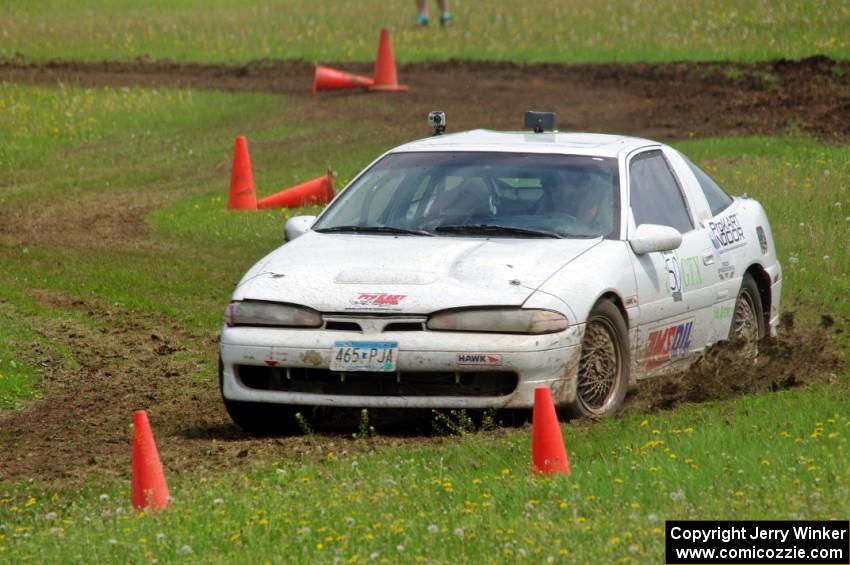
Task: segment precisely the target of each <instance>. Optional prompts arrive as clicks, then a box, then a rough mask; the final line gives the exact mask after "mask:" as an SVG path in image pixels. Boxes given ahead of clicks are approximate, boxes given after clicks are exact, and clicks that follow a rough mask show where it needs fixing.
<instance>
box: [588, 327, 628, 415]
mask: <svg viewBox="0 0 850 565" xmlns="http://www.w3.org/2000/svg"><path fill="white" fill-rule="evenodd" d="M614 332H615V329H614V327H613V326H612V325H611V323H610V322H609V321H608V320H607V319H605V318H597V319H595V320H592V321H590V322H589V323H588V325H587V329H586V330H585V334H584V341H583V342H582V354H581V360H580V361H579V370H578V383H577V394H578V398H579V401H580V402H581V403H582V404H583V405H584V406H585V407H586V408H587V410H588V411H590V412H593V413H598V412H603V411H604V410H605V409H606V408H607V405H608V404H609V403H610V402H612V400H613V399H614V397H615V392H616V388H617V384H618V381H619V378H620V371H621V370H622V363H623V355H622V352H621V351H620V346H619V342H618V340H617V339H616V337H615V334H614Z"/></svg>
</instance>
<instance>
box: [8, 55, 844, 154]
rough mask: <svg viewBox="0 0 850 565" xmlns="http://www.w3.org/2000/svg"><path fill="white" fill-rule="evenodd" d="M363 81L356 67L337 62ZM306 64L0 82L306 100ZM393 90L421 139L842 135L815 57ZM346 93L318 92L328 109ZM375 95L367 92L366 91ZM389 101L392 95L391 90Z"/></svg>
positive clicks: (826, 62) (486, 77)
mask: <svg viewBox="0 0 850 565" xmlns="http://www.w3.org/2000/svg"><path fill="white" fill-rule="evenodd" d="M337 66H338V67H340V68H344V69H345V70H348V71H351V72H360V73H363V74H371V67H370V66H366V65H357V64H346V63H342V64H339V65H337ZM312 74H313V67H312V65H310V64H308V63H306V62H302V61H259V62H256V63H251V64H248V65H242V66H227V65H198V64H175V63H168V62H148V61H144V60H140V61H136V62H128V63H117V62H103V63H78V62H67V61H65V62H52V63H27V62H24V61H0V80H7V81H18V82H34V83H54V82H56V81H62V82H65V83H79V84H84V85H106V84H108V85H111V86H132V85H139V86H155V85H172V86H182V87H187V88H216V89H227V90H235V91H261V92H269V93H274V94H283V95H287V96H293V97H298V98H309V89H310V84H311V82H312ZM399 76H400V77H401V79H402V81H403V82H405V83H407V84H409V85H410V86H411V90H410V92H409V93H407V94H405V95H404V97H405V98H404V100H405V106H406V107H408V108H410V109H411V112H412V113H411V116H410V120H405V121H400V122H399V123H400V124H401V123H412V124H415V126H416V131H418V132H419V133H420V134H421V131H422V128H421V122H422V120H423V118H422V116H423V115H424V112H426V111H427V110H428V109H434V108H441V109H444V110H446V111H447V112H448V115H449V119H450V120H451V121H450V124H449V125H450V129H455V128H456V129H458V130H461V129H469V128H474V127H488V128H496V129H516V128H517V127H518V125H519V120H520V119H521V112H522V111H523V110H527V109H541V110H542V109H545V110H553V111H555V112H557V114H558V126H559V129H561V130H562V131H568V130H579V131H581V130H584V131H603V132H618V133H624V134H631V135H643V136H647V137H653V138H661V139H673V138H680V139H681V138H687V137H690V136H696V137H705V136H710V135H722V134H723V135H725V134H737V135H743V134H775V133H779V132H786V131H788V130H789V128H790V129H792V130H796V129H799V130H802V131H804V132H807V133H810V134H812V135H815V136H817V137H820V138H821V139H825V140H835V141H841V140H846V139H848V137H850V62H847V61H843V62H836V61H833V60H831V59H829V58H826V57H812V58H809V59H804V60H802V61H784V60H780V61H775V62H767V63H759V64H752V65H747V64H739V63H670V64H663V65H643V64H636V65H561V64H543V65H517V64H512V63H497V62H481V61H449V62H445V63H420V64H410V65H401V66H400V67H399ZM349 96H351V94H349V93H342V94H341V93H322V94H321V96H320V97H318V98H317V99H316V104H321V105H327V106H330V107H331V108H332V109H334V110H337V111H339V110H342V109H343V106H341V105H339V104H337V102H338V101H339V100H341V99H344V98H346V97H349ZM372 96H374V95H372ZM391 96H397V95H391Z"/></svg>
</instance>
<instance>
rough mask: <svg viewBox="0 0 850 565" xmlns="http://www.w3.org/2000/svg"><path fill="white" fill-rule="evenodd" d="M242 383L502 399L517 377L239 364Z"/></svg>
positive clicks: (276, 387)
mask: <svg viewBox="0 0 850 565" xmlns="http://www.w3.org/2000/svg"><path fill="white" fill-rule="evenodd" d="M236 369H237V373H238V375H239V378H240V380H241V381H242V383H243V384H244V385H245V386H247V387H248V388H253V389H257V390H277V391H286V392H303V393H310V394H332V395H339V396H477V397H488V396H505V395H507V394H510V393H512V392H513V391H514V390H516V387H517V383H518V382H519V377H518V376H517V374H516V373H512V372H508V371H480V372H478V371H460V372H454V371H428V372H399V373H380V372H366V371H364V372H351V373H342V372H338V371H331V370H328V369H308V368H301V367H298V368H295V367H291V368H286V367H259V366H256V365H238V366H237V367H236Z"/></svg>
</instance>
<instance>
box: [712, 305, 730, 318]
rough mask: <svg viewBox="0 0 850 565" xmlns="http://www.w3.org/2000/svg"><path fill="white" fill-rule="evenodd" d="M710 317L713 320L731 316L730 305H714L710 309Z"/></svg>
mask: <svg viewBox="0 0 850 565" xmlns="http://www.w3.org/2000/svg"><path fill="white" fill-rule="evenodd" d="M711 317H712V318H713V319H715V320H725V319H727V318H731V317H732V307H731V306H724V305H720V306H715V307H714V308H713V309H712V310H711Z"/></svg>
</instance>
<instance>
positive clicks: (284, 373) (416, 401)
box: [219, 112, 781, 431]
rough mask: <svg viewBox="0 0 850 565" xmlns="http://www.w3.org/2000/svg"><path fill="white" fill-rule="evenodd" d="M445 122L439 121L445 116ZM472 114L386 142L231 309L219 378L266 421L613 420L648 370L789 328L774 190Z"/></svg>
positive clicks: (636, 145) (245, 414)
mask: <svg viewBox="0 0 850 565" xmlns="http://www.w3.org/2000/svg"><path fill="white" fill-rule="evenodd" d="M433 123H434V122H433V121H432V124H433ZM526 126H527V127H530V128H533V129H534V131H525V132H495V131H485V130H475V131H469V132H464V133H457V134H449V135H445V134H443V135H440V134H442V129H444V128H445V116H444V115H443V116H442V120H441V121H440V122H439V123H438V125H435V130H436V134H437V135H434V136H432V137H429V138H426V139H423V140H420V141H415V142H412V143H407V144H405V145H402V146H400V147H396V148H394V149H392V150H390V151H388V152H387V153H385V154H383V155H381V156H380V157H379V158H378V159H377V160H376V161H374V162H373V163H372V164H371V165H369V166H368V167H366V169H365V170H364V171H363V172H361V173H360V174H359V175H358V176H356V177H355V178H354V179H353V180H352V181H351V183H349V185H348V186H347V187H346V188H345V189H344V190H343V191H341V193H340V194H339V195H338V196H337V197H336V198H335V199H334V200H333V202H331V203H330V204H329V205H328V207H327V208H326V209H325V210H324V211H323V212H322V213H321V214H320V215H319V216H318V217H311V216H299V217H295V218H292V219H290V220H289V221H288V222H287V224H286V227H285V232H286V238H287V240H288V243H286V244H285V245H283V246H281V247H280V248H278V249H276V250H275V251H273V252H272V253H270V254H269V255H268V256H266V257H265V258H263V259H261V260H260V261H259V262H258V263H257V264H256V265H254V266H253V267H252V268H251V269H250V270H249V271H248V272H247V273H246V274H245V276H244V277H243V279H242V281H241V282H240V283H239V284H238V285H237V287H236V289H235V291H234V293H233V297H232V301H231V302H230V304H229V305H228V307H227V309H226V313H225V324H224V327H223V329H222V333H221V345H220V348H221V350H220V355H221V361H220V375H219V377H220V378H219V380H220V386H221V393H222V397H223V399H224V403H225V406H226V408H227V410H228V412H229V414H230V415H231V417H232V419H233V420H234V421H235V422H236V424H238V425H239V426H241V427H243V428H244V429H246V430H251V431H261V430H263V429H266V428H268V427H271V426H274V425H276V424H281V423H283V422H286V421H287V420H288V419H291V418H292V417H293V415H294V413H295V411H296V410H303V408H304V407H314V406H330V407H365V408H370V407H374V408H378V407H383V408H468V409H479V408H480V409H483V408H495V409H498V408H530V407H531V406H532V404H533V400H534V389H535V387H541V386H543V387H549V388H550V389H551V391H552V397H553V399H554V400H555V402H556V404H557V405H558V406H559V407H560V408H562V409H564V410H566V411H569V412H571V413H573V414H576V415H593V416H609V415H612V414H615V413H617V411H618V410H619V409H620V408H621V407H622V405H623V402H624V399H625V396H626V393H627V391H628V390H629V389H630V388H631V387H635V386H638V385H639V382H640V381H641V380H643V379H646V378H650V377H653V376H656V375H659V374H663V373H665V372H670V371H677V370H681V369H683V368H684V367H686V366H687V364H688V363H690V362H692V361H693V360H694V359H695V357H696V356H697V355H698V354H699V353H700V352H702V351H703V350H705V348H706V347H708V346H709V345H711V344H713V343H715V342H717V341H720V340H725V339H730V338H737V339H743V340H748V341H751V342H756V341H757V340H758V339H759V338H761V337H763V336H764V335H765V334H766V333H769V332H774V331H775V329H776V326H777V324H778V312H779V300H780V290H781V268H780V265H779V262H778V261H777V255H776V249H775V246H774V242H773V236H772V234H771V229H770V224H769V222H768V219H767V217H766V215H765V212H764V210H763V208H762V206H761V205H760V204H759V203H758V202H756V201H755V200H752V199H750V198H746V197H732V196H730V195H729V194H728V193H727V192H726V191H725V190H723V189H722V188H721V187H720V186H719V185H718V184H717V183H716V182H715V181H714V180H713V179H712V178H711V177H710V176H708V175H707V174H706V173H705V172H703V170H702V169H700V168H699V167H698V166H697V165H695V164H694V163H693V162H692V161H690V160H689V159H688V158H687V157H686V156H684V155H683V154H681V153H680V152H679V151H677V150H675V149H673V148H671V147H668V146H667V145H664V144H661V143H657V142H654V141H650V140H646V139H639V138H634V137H624V136H616V135H601V134H588V133H560V132H556V131H547V130H554V115H552V114H546V113H531V112H530V113H527V114H526Z"/></svg>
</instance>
